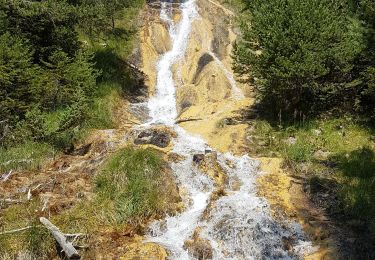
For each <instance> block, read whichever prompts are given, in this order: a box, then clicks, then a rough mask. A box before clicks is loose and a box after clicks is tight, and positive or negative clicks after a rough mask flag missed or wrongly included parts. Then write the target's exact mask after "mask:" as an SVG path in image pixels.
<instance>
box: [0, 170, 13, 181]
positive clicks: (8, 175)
mask: <svg viewBox="0 0 375 260" xmlns="http://www.w3.org/2000/svg"><path fill="white" fill-rule="evenodd" d="M12 173H13V170H10V171H9V172H8V173H4V174H3V175H1V177H0V180H1V181H3V182H6V181H7V180H8V179H9V177H10V176H11V175H12Z"/></svg>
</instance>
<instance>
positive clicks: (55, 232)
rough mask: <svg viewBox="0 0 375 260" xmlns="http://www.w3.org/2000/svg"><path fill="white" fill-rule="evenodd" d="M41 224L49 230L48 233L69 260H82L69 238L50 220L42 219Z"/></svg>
mask: <svg viewBox="0 0 375 260" xmlns="http://www.w3.org/2000/svg"><path fill="white" fill-rule="evenodd" d="M39 220H40V222H41V223H42V224H43V225H44V226H45V227H46V228H47V229H48V231H49V232H50V233H51V234H52V236H53V237H54V238H55V240H56V242H57V243H58V245H59V246H60V248H61V251H63V252H64V254H65V255H66V257H67V258H68V259H80V258H81V257H80V256H79V254H78V251H77V250H76V249H75V248H74V246H73V244H72V243H70V242H69V241H68V240H67V237H66V236H65V235H64V234H63V233H62V232H61V231H60V230H59V229H58V228H57V227H56V226H55V225H53V224H52V223H51V222H50V221H49V220H48V219H46V218H43V217H41V218H40V219H39Z"/></svg>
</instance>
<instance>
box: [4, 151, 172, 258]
mask: <svg viewBox="0 0 375 260" xmlns="http://www.w3.org/2000/svg"><path fill="white" fill-rule="evenodd" d="M92 184H93V194H92V195H91V196H89V197H87V198H82V199H80V200H79V201H80V202H79V203H78V204H77V205H75V206H74V207H73V208H71V209H69V210H67V211H64V212H61V213H60V214H58V215H56V216H53V217H52V218H51V220H52V222H53V223H55V224H56V225H57V226H58V227H59V228H60V229H61V230H62V231H63V232H65V233H84V234H87V235H88V236H87V237H85V238H84V239H83V241H79V242H78V243H81V244H82V243H84V244H85V245H86V246H89V248H88V250H87V252H86V253H84V254H85V255H87V256H91V257H93V256H94V255H95V252H96V251H98V250H100V248H101V246H100V245H101V244H103V247H104V246H105V245H106V244H107V243H109V244H111V243H113V241H114V240H116V239H114V238H113V237H112V236H113V233H116V232H118V233H121V234H122V233H124V232H125V233H126V232H132V233H139V234H141V233H142V225H143V224H144V223H146V222H147V221H149V220H150V219H153V218H158V217H160V216H162V215H163V214H164V213H165V212H166V211H167V210H168V209H171V208H172V205H173V203H174V202H176V201H175V200H176V196H175V194H176V190H175V186H174V182H173V180H172V179H171V176H170V174H169V173H168V172H167V169H166V163H165V162H164V161H163V159H162V155H161V154H160V152H158V151H156V150H153V149H134V148H131V147H129V148H124V149H122V150H120V151H118V152H117V153H115V154H114V155H113V156H112V157H111V158H109V159H108V161H107V162H106V163H105V164H104V165H103V166H102V167H101V169H100V170H99V172H98V173H97V174H96V175H95V177H94V178H93V179H92ZM41 205H42V203H41V202H40V201H38V200H35V201H34V200H32V201H30V202H27V203H25V204H22V205H15V206H13V207H9V208H7V209H5V210H3V212H2V214H1V218H0V226H1V228H2V229H3V230H14V229H18V228H23V227H26V226H31V228H30V229H27V230H25V231H21V232H16V233H13V234H4V235H1V234H0V256H9V259H13V257H14V256H15V255H19V254H20V253H21V252H23V253H24V254H25V255H26V256H27V255H28V256H30V255H31V256H33V257H36V258H38V259H50V258H51V257H53V256H54V255H55V254H56V252H55V249H54V243H53V239H52V238H51V237H50V235H48V234H47V232H46V230H45V228H44V227H42V226H41V225H40V224H39V221H38V219H39V217H40V216H46V214H47V213H46V212H43V211H41ZM46 217H49V216H46ZM98 243H99V244H100V245H99V244H98ZM114 250H116V249H114ZM0 259H2V258H1V257H0Z"/></svg>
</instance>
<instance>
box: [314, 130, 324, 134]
mask: <svg viewBox="0 0 375 260" xmlns="http://www.w3.org/2000/svg"><path fill="white" fill-rule="evenodd" d="M314 134H315V135H321V134H322V130H321V129H314Z"/></svg>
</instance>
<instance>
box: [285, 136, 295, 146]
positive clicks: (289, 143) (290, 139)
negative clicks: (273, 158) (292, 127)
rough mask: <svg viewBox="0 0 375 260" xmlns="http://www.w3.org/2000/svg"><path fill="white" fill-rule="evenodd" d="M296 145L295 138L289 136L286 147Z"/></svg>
mask: <svg viewBox="0 0 375 260" xmlns="http://www.w3.org/2000/svg"><path fill="white" fill-rule="evenodd" d="M296 143H297V138H295V137H293V136H290V137H289V138H288V140H287V144H288V145H294V144H296Z"/></svg>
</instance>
